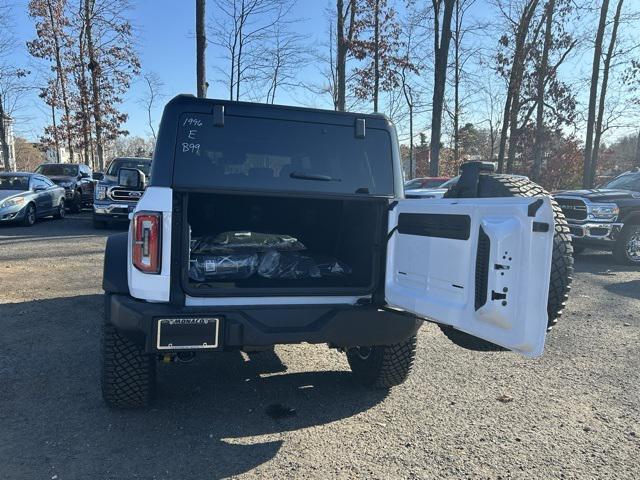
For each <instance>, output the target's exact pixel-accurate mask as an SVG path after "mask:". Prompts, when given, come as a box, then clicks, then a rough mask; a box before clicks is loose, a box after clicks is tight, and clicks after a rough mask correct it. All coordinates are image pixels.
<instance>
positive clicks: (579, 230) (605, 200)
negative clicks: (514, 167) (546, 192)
mask: <svg viewBox="0 0 640 480" xmlns="http://www.w3.org/2000/svg"><path fill="white" fill-rule="evenodd" d="M554 197H555V199H556V200H557V202H558V203H559V204H560V206H561V207H562V211H563V212H564V215H565V217H566V218H567V221H568V222H569V228H570V230H571V235H572V237H573V243H574V251H575V253H580V252H581V251H583V250H584V249H585V248H588V247H595V248H605V249H610V250H611V251H612V252H613V255H614V257H615V259H616V261H618V262H619V263H626V264H631V265H640V170H638V169H636V170H633V171H629V172H625V173H623V174H622V175H619V176H617V177H616V178H614V179H613V180H611V181H609V182H607V183H605V184H604V185H602V186H600V187H598V188H596V189H593V190H567V191H564V192H558V193H557V194H555V195H554Z"/></svg>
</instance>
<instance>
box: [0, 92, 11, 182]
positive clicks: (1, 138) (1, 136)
mask: <svg viewBox="0 0 640 480" xmlns="http://www.w3.org/2000/svg"><path fill="white" fill-rule="evenodd" d="M5 115H6V114H5V112H4V99H3V98H2V94H0V148H2V160H3V163H4V171H5V172H10V171H11V162H10V160H9V139H8V138H7V128H5V124H4V121H5Z"/></svg>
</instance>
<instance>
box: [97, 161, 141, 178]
mask: <svg viewBox="0 0 640 480" xmlns="http://www.w3.org/2000/svg"><path fill="white" fill-rule="evenodd" d="M121 168H135V169H138V170H141V171H142V172H143V173H144V174H145V175H149V171H150V170H151V162H141V161H140V160H136V159H135V158H129V159H120V158H116V159H115V160H113V161H112V162H111V164H110V165H109V168H108V169H107V175H110V176H112V177H117V176H118V172H119V171H120V169H121Z"/></svg>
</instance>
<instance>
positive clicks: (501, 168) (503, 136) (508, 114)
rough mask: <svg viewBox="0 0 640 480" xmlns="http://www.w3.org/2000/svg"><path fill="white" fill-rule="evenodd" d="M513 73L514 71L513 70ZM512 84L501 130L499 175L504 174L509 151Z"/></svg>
mask: <svg viewBox="0 0 640 480" xmlns="http://www.w3.org/2000/svg"><path fill="white" fill-rule="evenodd" d="M512 72H513V69H512ZM511 99H512V92H511V82H509V88H508V89H507V98H506V100H505V102H504V111H503V113H502V127H501V129H500V144H499V145H498V173H502V172H504V153H505V151H506V149H507V136H508V133H509V118H511Z"/></svg>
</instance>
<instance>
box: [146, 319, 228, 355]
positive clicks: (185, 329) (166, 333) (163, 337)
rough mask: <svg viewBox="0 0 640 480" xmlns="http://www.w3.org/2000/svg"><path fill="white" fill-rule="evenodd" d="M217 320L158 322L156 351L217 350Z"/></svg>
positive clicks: (218, 324)
mask: <svg viewBox="0 0 640 480" xmlns="http://www.w3.org/2000/svg"><path fill="white" fill-rule="evenodd" d="M219 326H220V319H219V318H162V319H160V320H158V339H157V345H156V346H157V348H158V350H181V349H205V348H207V349H213V348H218V331H219Z"/></svg>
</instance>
